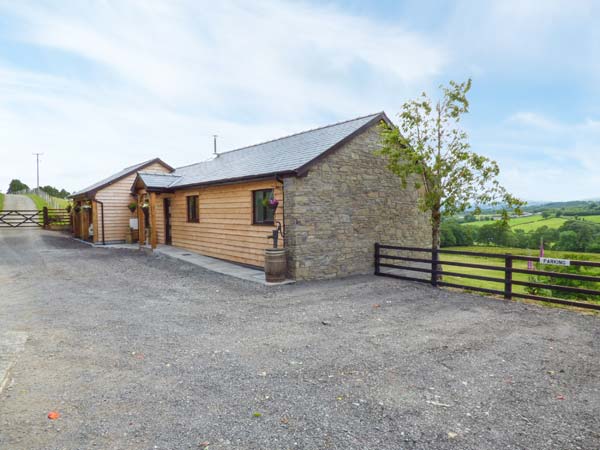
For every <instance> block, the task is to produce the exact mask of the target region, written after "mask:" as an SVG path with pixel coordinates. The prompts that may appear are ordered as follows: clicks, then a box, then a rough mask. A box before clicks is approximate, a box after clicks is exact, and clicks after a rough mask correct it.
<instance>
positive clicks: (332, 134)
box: [140, 113, 387, 188]
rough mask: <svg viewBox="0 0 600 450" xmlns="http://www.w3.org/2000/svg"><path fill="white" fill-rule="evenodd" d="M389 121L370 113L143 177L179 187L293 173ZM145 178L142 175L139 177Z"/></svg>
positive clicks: (155, 183) (149, 181) (150, 185)
mask: <svg viewBox="0 0 600 450" xmlns="http://www.w3.org/2000/svg"><path fill="white" fill-rule="evenodd" d="M377 119H382V120H387V117H386V116H385V114H384V113H377V114H371V115H368V116H364V117H359V118H357V119H352V120H348V121H345V122H339V123H336V124H333V125H328V126H325V127H321V128H316V129H313V130H308V131H304V132H301V133H297V134H293V135H291V136H286V137H282V138H279V139H275V140H272V141H268V142H263V143H261V144H256V145H251V146H249V147H244V148H240V149H237V150H231V151H228V152H224V153H220V154H219V155H218V157H216V158H213V159H211V160H208V161H202V162H199V163H196V164H192V165H189V166H184V167H179V168H177V169H175V172H173V173H171V174H170V178H168V179H170V180H172V182H171V184H168V185H167V184H166V183H167V177H164V176H158V177H149V176H147V175H145V174H144V175H143V178H142V179H143V181H144V184H145V185H146V186H147V187H148V188H167V187H168V188H179V187H183V186H188V185H195V184H204V183H213V182H219V181H225V180H232V179H238V178H250V177H260V176H261V175H270V174H274V173H285V172H294V171H297V170H298V169H300V168H302V167H303V166H305V165H306V164H308V163H310V162H311V161H313V160H314V159H315V158H318V157H319V156H321V155H322V154H323V153H325V152H326V151H327V150H329V149H331V148H332V147H333V146H335V145H336V144H338V143H340V142H341V141H343V140H344V139H346V138H348V137H350V136H352V135H353V133H355V132H357V131H358V130H360V129H361V128H362V127H365V126H366V125H369V124H370V123H375V122H376V121H377ZM140 175H142V174H140Z"/></svg>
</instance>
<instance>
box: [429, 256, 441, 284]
mask: <svg viewBox="0 0 600 450" xmlns="http://www.w3.org/2000/svg"><path fill="white" fill-rule="evenodd" d="M439 260H440V254H439V250H438V249H437V248H435V247H434V248H433V249H432V250H431V285H432V286H433V287H437V285H438V280H439V274H438V270H439V267H440V265H439Z"/></svg>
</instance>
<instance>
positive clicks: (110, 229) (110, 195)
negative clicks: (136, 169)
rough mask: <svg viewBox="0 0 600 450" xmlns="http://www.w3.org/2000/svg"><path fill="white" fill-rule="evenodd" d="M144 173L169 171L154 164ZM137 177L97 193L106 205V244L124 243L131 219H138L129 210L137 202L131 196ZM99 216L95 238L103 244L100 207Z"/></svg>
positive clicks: (133, 176) (98, 198)
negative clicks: (132, 203)
mask: <svg viewBox="0 0 600 450" xmlns="http://www.w3.org/2000/svg"><path fill="white" fill-rule="evenodd" d="M142 172H160V173H168V172H169V170H168V169H166V168H165V167H164V166H163V165H162V164H159V163H154V164H152V165H150V166H148V167H145V168H144V169H142ZM135 177H136V174H135V173H134V174H131V175H129V176H127V177H125V178H123V179H121V180H119V181H117V182H116V183H113V184H111V185H110V186H107V187H105V188H104V189H101V190H100V191H98V192H97V193H96V199H97V200H100V201H101V202H103V203H104V226H105V228H106V229H105V235H104V239H105V241H106V242H115V241H124V240H125V238H126V237H127V234H128V232H129V219H130V218H132V217H136V216H135V214H132V213H131V212H130V211H129V209H127V205H129V204H130V203H131V202H134V201H136V197H133V196H132V195H131V186H132V185H133V181H134V180H135ZM97 216H98V223H97V224H96V225H95V230H94V235H95V236H94V237H95V239H96V240H97V241H99V242H101V241H102V213H101V209H100V205H98V213H97ZM96 230H97V231H96Z"/></svg>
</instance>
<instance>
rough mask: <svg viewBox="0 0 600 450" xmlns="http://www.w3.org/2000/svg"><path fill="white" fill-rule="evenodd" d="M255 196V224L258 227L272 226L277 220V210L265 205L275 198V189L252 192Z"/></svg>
mask: <svg viewBox="0 0 600 450" xmlns="http://www.w3.org/2000/svg"><path fill="white" fill-rule="evenodd" d="M252 196H253V203H252V205H253V208H252V210H253V214H254V218H253V223H254V224H257V225H272V224H273V222H274V218H275V210H274V209H273V208H269V207H268V206H266V205H265V200H269V199H271V198H273V189H262V190H260V191H252Z"/></svg>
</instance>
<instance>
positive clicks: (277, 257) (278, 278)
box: [265, 248, 287, 283]
mask: <svg viewBox="0 0 600 450" xmlns="http://www.w3.org/2000/svg"><path fill="white" fill-rule="evenodd" d="M286 254H287V252H286V249H285V248H267V249H265V280H267V282H269V283H279V282H282V281H285V276H286V274H287V258H286Z"/></svg>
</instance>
